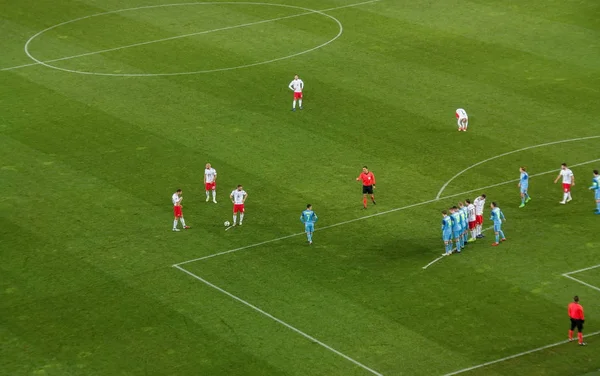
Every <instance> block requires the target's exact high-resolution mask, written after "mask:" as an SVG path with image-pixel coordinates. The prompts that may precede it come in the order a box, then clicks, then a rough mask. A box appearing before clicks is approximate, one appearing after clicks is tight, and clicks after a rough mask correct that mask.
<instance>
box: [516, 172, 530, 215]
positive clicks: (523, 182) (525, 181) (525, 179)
mask: <svg viewBox="0 0 600 376" xmlns="http://www.w3.org/2000/svg"><path fill="white" fill-rule="evenodd" d="M519 172H520V173H521V177H520V178H519V188H520V189H521V205H519V207H520V208H524V207H525V204H526V203H528V202H529V201H530V200H531V197H529V193H527V189H528V188H529V174H528V173H527V171H525V167H521V168H519Z"/></svg>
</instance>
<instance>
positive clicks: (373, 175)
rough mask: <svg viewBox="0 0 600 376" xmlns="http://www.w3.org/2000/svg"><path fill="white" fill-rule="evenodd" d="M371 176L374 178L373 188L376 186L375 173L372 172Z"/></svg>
mask: <svg viewBox="0 0 600 376" xmlns="http://www.w3.org/2000/svg"><path fill="white" fill-rule="evenodd" d="M371 177H372V178H373V188H375V174H374V173H372V172H371Z"/></svg>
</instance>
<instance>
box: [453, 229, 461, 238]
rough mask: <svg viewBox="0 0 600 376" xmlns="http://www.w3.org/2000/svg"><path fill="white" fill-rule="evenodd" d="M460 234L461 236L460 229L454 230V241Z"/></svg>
mask: <svg viewBox="0 0 600 376" xmlns="http://www.w3.org/2000/svg"><path fill="white" fill-rule="evenodd" d="M461 234H462V229H461V230H454V239H458V238H460V235H461Z"/></svg>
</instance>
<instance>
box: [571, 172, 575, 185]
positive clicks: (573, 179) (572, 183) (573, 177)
mask: <svg viewBox="0 0 600 376" xmlns="http://www.w3.org/2000/svg"><path fill="white" fill-rule="evenodd" d="M571 185H575V174H571Z"/></svg>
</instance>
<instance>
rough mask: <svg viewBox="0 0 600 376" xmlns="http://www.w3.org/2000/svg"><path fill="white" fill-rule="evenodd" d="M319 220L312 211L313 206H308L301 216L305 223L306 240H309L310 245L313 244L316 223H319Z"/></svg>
mask: <svg viewBox="0 0 600 376" xmlns="http://www.w3.org/2000/svg"><path fill="white" fill-rule="evenodd" d="M318 219H319V218H318V217H317V215H316V214H315V212H314V211H313V210H312V205H311V204H308V205H306V210H305V211H303V212H302V214H301V215H300V220H301V221H302V223H304V231H305V232H306V238H307V239H308V244H312V236H313V232H315V222H317V220H318Z"/></svg>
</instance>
